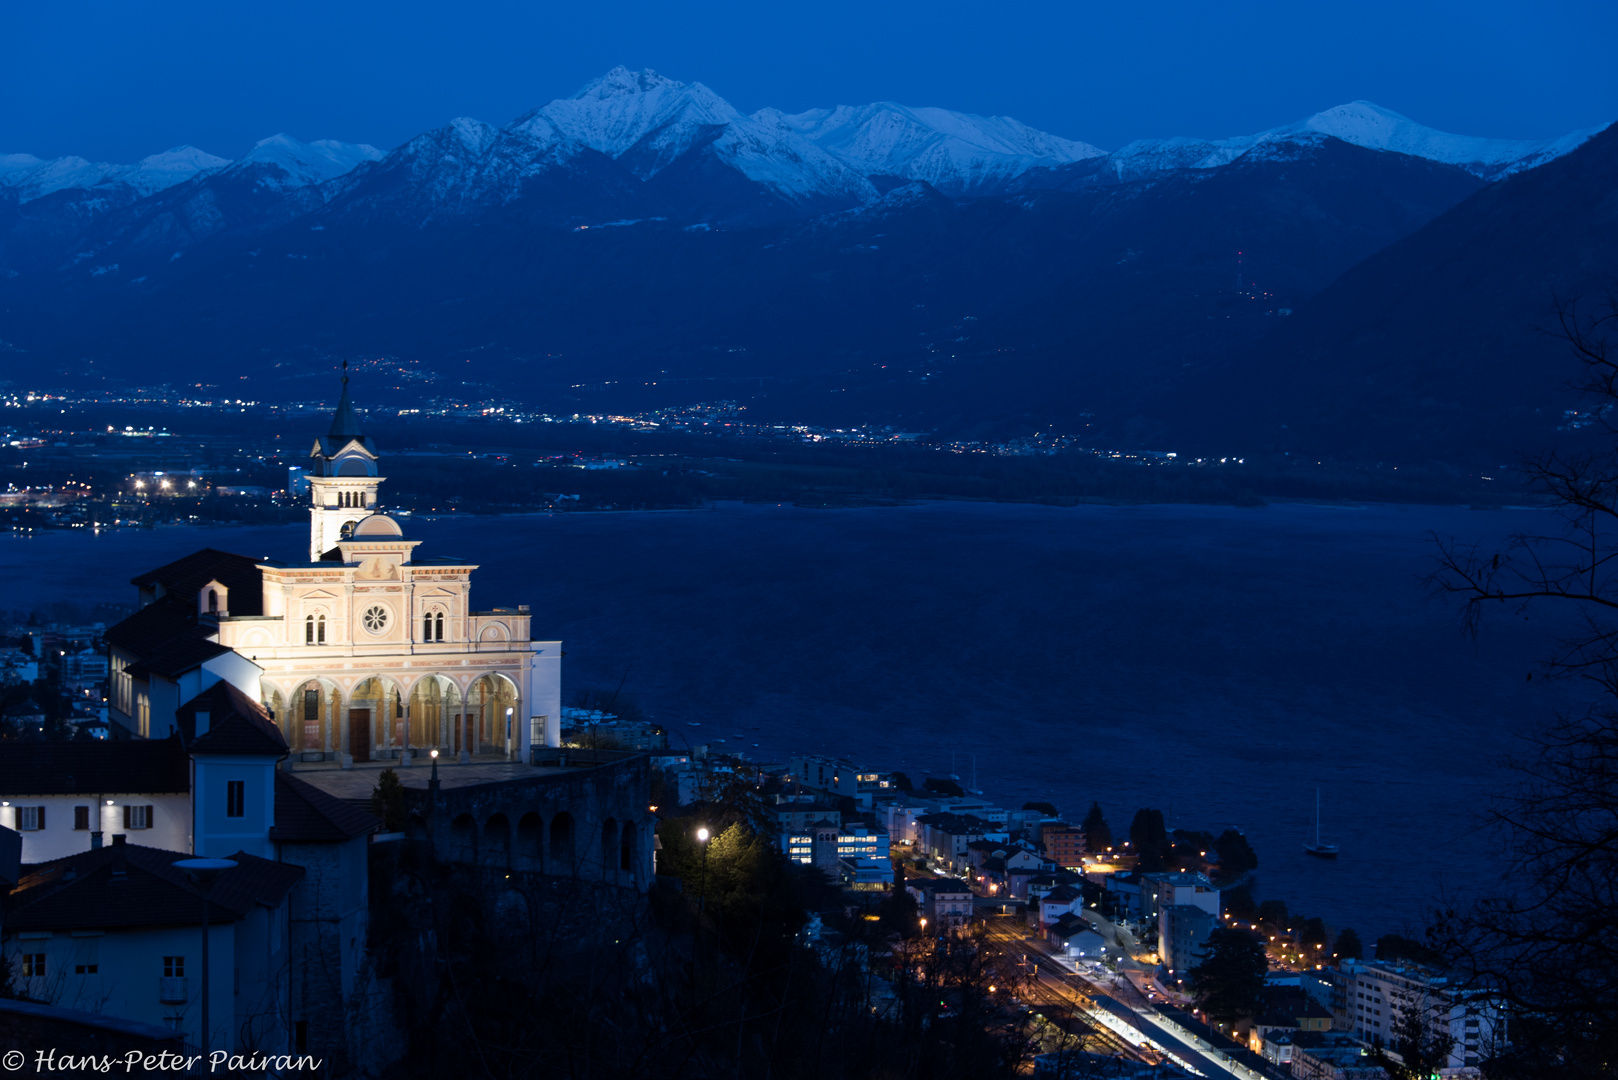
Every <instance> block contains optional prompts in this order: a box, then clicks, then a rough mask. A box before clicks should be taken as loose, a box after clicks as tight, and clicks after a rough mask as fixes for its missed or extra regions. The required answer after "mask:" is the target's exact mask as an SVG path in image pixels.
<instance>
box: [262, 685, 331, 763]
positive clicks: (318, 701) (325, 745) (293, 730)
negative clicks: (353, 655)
mask: <svg viewBox="0 0 1618 1080" xmlns="http://www.w3.org/2000/svg"><path fill="white" fill-rule="evenodd" d="M343 705H344V698H343V691H342V688H341V687H339V686H338V685H337V684H336V683H335V682H333V681H332V680H331V679H328V678H326V677H325V676H323V675H311V676H309V677H308V678H306V679H302V680H300V681H299V682H298V683H297V684H295V685H294V686H293V688H292V691H291V693H289V694H288V695H287V698H286V702H285V707H284V708H282V709H277V710H276V712H275V716H276V724H277V725H278V726H279V727H280V728H281V735H282V737H283V738H285V739H286V741H287V746H289V747H291V749H292V752H293V753H294V754H299V755H305V754H315V753H319V754H321V755H325V754H328V753H331V754H336V753H340V752H346V749H347V748H346V744H345V743H344V742H343V732H344V731H345V730H346V728H345V726H344V724H343Z"/></svg>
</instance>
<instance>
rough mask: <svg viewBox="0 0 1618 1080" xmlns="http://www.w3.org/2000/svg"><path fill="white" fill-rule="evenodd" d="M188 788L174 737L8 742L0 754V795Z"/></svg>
mask: <svg viewBox="0 0 1618 1080" xmlns="http://www.w3.org/2000/svg"><path fill="white" fill-rule="evenodd" d="M190 790H191V769H190V761H189V760H188V759H187V757H186V754H185V749H184V747H182V746H181V745H180V740H179V739H178V738H168V739H128V740H117V741H112V740H103V739H89V740H82V741H80V740H75V741H73V742H12V743H7V744H6V749H5V752H4V753H0V794H4V795H7V796H18V795H91V796H96V795H178V794H184V793H185V792H187V791H190Z"/></svg>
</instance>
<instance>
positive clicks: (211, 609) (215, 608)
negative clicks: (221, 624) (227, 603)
mask: <svg viewBox="0 0 1618 1080" xmlns="http://www.w3.org/2000/svg"><path fill="white" fill-rule="evenodd" d="M208 614H209V615H217V614H219V590H217V589H209V590H208Z"/></svg>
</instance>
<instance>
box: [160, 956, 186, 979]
mask: <svg viewBox="0 0 1618 1080" xmlns="http://www.w3.org/2000/svg"><path fill="white" fill-rule="evenodd" d="M163 978H165V979H183V978H185V957H183V956H165V957H163Z"/></svg>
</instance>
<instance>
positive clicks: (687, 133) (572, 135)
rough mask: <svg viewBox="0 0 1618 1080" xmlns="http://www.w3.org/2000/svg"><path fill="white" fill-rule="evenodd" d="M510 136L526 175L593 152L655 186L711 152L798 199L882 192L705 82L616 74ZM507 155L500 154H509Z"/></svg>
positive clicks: (519, 122) (548, 108) (533, 116)
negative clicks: (677, 165) (696, 155)
mask: <svg viewBox="0 0 1618 1080" xmlns="http://www.w3.org/2000/svg"><path fill="white" fill-rule="evenodd" d="M504 132H505V134H506V135H507V136H509V138H510V140H511V141H512V143H514V144H515V145H513V146H511V147H509V148H505V149H506V152H507V153H508V154H509V155H510V156H511V157H513V158H514V159H520V160H521V161H522V164H521V165H520V166H518V170H519V171H523V170H526V171H533V170H535V169H538V168H543V167H546V166H548V165H549V164H551V163H553V162H555V161H557V160H559V159H565V158H568V157H571V156H572V155H574V154H576V153H579V152H582V151H584V150H594V151H596V152H597V153H600V154H605V155H606V156H608V157H610V158H614V159H622V160H623V161H624V162H625V163H626V164H628V165H629V167H630V169H631V170H632V171H633V172H634V174H635V175H636V176H638V177H639V178H640V179H642V180H649V179H651V178H652V177H653V176H656V175H657V174H658V173H660V172H662V171H663V170H664V169H665V168H667V167H668V166H669V165H670V164H672V163H673V162H674V161H676V160H678V159H679V158H681V157H683V156H684V155H685V154H687V153H689V152H691V151H693V150H696V149H699V148H706V149H708V150H710V151H711V152H712V153H713V154H714V155H715V156H716V157H718V158H719V159H720V160H721V161H723V162H724V163H725V164H727V165H729V166H731V167H732V168H734V169H736V170H737V171H739V172H741V173H742V174H743V175H744V176H746V177H748V178H749V179H751V180H754V181H756V182H758V183H761V184H764V185H766V186H767V187H770V188H772V189H774V190H775V191H776V192H777V193H779V194H782V195H785V196H786V197H788V198H792V199H801V198H809V197H813V196H817V195H828V196H836V197H842V198H855V199H859V200H863V199H867V198H872V197H874V196H875V194H876V192H875V189H874V188H872V187H871V186H870V184H869V183H867V182H866V180H865V178H864V177H863V176H862V175H860V174H859V173H858V172H856V171H855V170H852V169H850V168H848V167H847V166H846V165H844V164H843V163H842V162H840V161H838V160H837V159H836V158H835V157H833V156H831V155H829V154H827V153H825V152H823V151H821V150H819V149H818V148H816V147H815V146H814V145H813V144H812V143H810V142H809V141H808V140H806V139H804V138H802V137H801V136H799V135H797V134H796V133H794V132H791V131H787V130H784V129H781V128H780V127H779V126H778V125H775V124H770V123H761V122H760V121H758V120H757V119H756V118H750V117H746V116H743V115H742V114H741V113H739V112H737V111H736V109H735V107H734V106H732V105H731V104H730V102H728V101H726V100H725V99H724V98H722V97H720V96H719V95H718V94H716V93H714V92H713V91H712V90H710V89H708V88H707V87H706V86H704V85H702V84H701V83H683V82H679V81H677V80H674V79H670V78H666V77H664V76H662V75H659V74H658V73H657V72H655V71H651V70H649V69H648V70H645V71H630V70H629V69H627V68H624V67H616V68H613V69H612V70H611V71H609V72H607V74H605V75H603V76H602V77H601V78H599V79H596V80H594V81H592V82H590V83H589V84H587V85H586V86H585V87H584V88H583V89H582V90H580V91H579V92H578V93H576V94H574V95H573V96H572V97H570V98H559V99H557V100H555V101H552V102H551V103H550V104H548V105H543V106H541V107H540V108H537V109H535V110H533V111H532V112H529V113H527V114H525V115H523V116H520V117H518V118H517V119H516V120H515V121H513V122H512V123H511V124H510V125H508V126H507V127H506V128H505V129H504ZM500 152H501V151H498V150H497V151H496V153H500Z"/></svg>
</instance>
